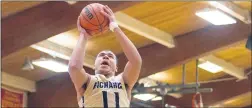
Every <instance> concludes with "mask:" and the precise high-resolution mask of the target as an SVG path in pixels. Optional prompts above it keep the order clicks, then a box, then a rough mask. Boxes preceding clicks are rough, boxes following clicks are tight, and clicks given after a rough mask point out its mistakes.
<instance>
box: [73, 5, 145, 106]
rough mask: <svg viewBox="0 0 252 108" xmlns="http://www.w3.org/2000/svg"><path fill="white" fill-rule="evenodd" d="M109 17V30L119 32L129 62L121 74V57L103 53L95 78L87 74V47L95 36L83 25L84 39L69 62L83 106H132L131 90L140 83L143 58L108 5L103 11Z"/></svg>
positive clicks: (80, 28)
mask: <svg viewBox="0 0 252 108" xmlns="http://www.w3.org/2000/svg"><path fill="white" fill-rule="evenodd" d="M101 12H102V14H103V15H105V16H106V17H108V19H109V21H110V24H109V28H110V30H111V31H112V32H114V33H115V37H116V39H117V41H118V42H119V43H120V46H121V47H122V49H123V52H124V53H125V55H126V57H127V59H128V62H127V64H126V66H125V68H124V70H123V72H122V73H120V74H119V75H117V76H115V74H116V72H117V58H116V56H115V54H113V52H111V51H107V50H104V51H101V52H100V53H99V54H98V55H97V57H96V60H95V69H94V70H95V75H90V74H88V73H86V71H85V70H84V69H83V67H82V66H83V60H84V56H85V47H86V44H87V41H88V39H89V38H90V37H91V36H90V35H89V34H88V33H86V31H85V30H84V29H83V28H82V27H81V26H80V22H79V19H78V21H77V27H78V29H79V31H80V37H79V40H78V43H77V45H76V47H75V48H74V50H73V53H72V56H71V59H70V61H69V74H70V77H71V80H72V82H73V84H74V87H75V89H76V92H77V100H78V104H79V107H104V108H108V107H116V108H119V107H130V100H131V89H132V88H133V86H134V84H135V83H136V81H137V79H138V76H139V73H140V69H141V65H142V59H141V56H140V54H139V53H138V51H137V49H136V47H135V46H134V44H133V43H132V42H131V41H130V40H129V39H128V38H127V36H126V35H125V34H124V33H123V31H122V30H121V29H120V28H119V27H118V25H117V23H116V21H115V16H114V14H113V12H112V10H111V9H110V8H109V7H108V6H105V7H104V8H103V10H102V11H101Z"/></svg>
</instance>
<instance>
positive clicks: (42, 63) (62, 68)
mask: <svg viewBox="0 0 252 108" xmlns="http://www.w3.org/2000/svg"><path fill="white" fill-rule="evenodd" d="M32 64H34V65H36V66H39V67H42V68H46V69H48V70H51V71H54V72H67V71H68V66H67V65H65V64H63V63H59V62H57V61H54V60H50V59H48V60H46V59H40V60H37V61H33V62H32Z"/></svg>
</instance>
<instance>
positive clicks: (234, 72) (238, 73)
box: [200, 55, 247, 80]
mask: <svg viewBox="0 0 252 108" xmlns="http://www.w3.org/2000/svg"><path fill="white" fill-rule="evenodd" d="M200 60H203V61H209V62H211V63H213V64H216V65H218V66H220V67H222V68H223V72H225V73H227V74H229V75H231V76H234V77H236V78H237V79H240V80H241V79H246V78H247V77H246V75H245V73H244V70H243V69H242V68H239V67H237V66H234V65H233V64H231V63H229V62H227V61H225V60H223V59H220V58H217V57H215V56H214V55H207V56H205V57H202V58H200Z"/></svg>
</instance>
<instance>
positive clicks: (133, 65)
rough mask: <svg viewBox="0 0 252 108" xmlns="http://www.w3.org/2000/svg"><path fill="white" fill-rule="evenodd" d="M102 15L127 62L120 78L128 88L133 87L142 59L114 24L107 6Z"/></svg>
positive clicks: (111, 13) (113, 18) (112, 15)
mask: <svg viewBox="0 0 252 108" xmlns="http://www.w3.org/2000/svg"><path fill="white" fill-rule="evenodd" d="M102 13H103V14H104V15H105V16H107V17H108V18H109V20H110V29H111V30H112V31H113V32H114V33H115V34H116V38H117V40H118V41H119V43H120V45H121V47H122V49H123V52H124V53H125V55H126V57H127V59H128V60H129V61H128V63H127V64H126V66H125V69H124V72H123V73H122V77H123V79H124V81H125V83H127V84H128V85H129V86H130V87H133V86H134V84H135V83H136V81H137V79H138V77H139V74H140V70H141V66H142V58H141V56H140V54H139V53H138V51H137V48H136V47H135V46H134V44H133V43H132V42H131V41H130V40H129V39H128V37H127V36H126V35H125V34H124V33H123V31H122V30H121V29H120V28H119V27H118V25H117V24H116V21H115V16H114V14H113V12H112V10H111V9H110V8H109V7H108V6H105V7H104V11H102Z"/></svg>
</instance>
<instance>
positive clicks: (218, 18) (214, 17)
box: [196, 9, 236, 25]
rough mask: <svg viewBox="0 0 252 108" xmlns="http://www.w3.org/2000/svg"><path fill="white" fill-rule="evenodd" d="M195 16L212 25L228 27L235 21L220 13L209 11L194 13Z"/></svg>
mask: <svg viewBox="0 0 252 108" xmlns="http://www.w3.org/2000/svg"><path fill="white" fill-rule="evenodd" d="M196 15H197V16H199V17H201V18H202V19H204V20H206V21H208V22H210V23H212V24H214V25H228V24H234V23H236V20H235V19H234V18H232V17H230V16H228V15H226V14H224V13H223V12H221V11H218V10H209V9H206V10H204V11H199V12H196Z"/></svg>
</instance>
